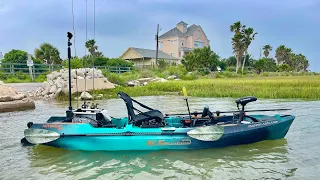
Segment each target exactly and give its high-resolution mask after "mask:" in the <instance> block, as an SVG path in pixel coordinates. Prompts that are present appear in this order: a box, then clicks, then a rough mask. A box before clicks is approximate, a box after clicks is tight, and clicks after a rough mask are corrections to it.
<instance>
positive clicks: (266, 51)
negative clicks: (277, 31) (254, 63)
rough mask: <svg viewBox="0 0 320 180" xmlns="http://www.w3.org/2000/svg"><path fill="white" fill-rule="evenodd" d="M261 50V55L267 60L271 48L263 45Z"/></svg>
mask: <svg viewBox="0 0 320 180" xmlns="http://www.w3.org/2000/svg"><path fill="white" fill-rule="evenodd" d="M262 49H263V55H264V57H265V58H268V56H269V54H270V51H272V47H271V46H270V45H269V44H267V45H264V46H263V47H262Z"/></svg>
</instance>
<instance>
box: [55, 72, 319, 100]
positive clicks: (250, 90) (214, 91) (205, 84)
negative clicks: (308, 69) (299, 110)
mask: <svg viewBox="0 0 320 180" xmlns="http://www.w3.org/2000/svg"><path fill="white" fill-rule="evenodd" d="M183 86H185V87H186V89H187V92H188V96H189V97H211V98H219V97H230V98H240V97H244V96H256V97H257V98H260V99H261V98H263V99H297V100H320V76H294V77H290V76H283V77H279V76H278V77H250V78H223V79H222V78H221V79H197V80H180V81H174V80H172V81H168V82H157V83H149V84H148V85H147V86H138V87H123V86H118V87H116V88H114V89H108V90H95V92H94V94H95V95H98V94H103V99H110V98H115V97H117V93H118V92H119V91H123V92H125V93H127V94H129V95H130V96H132V97H136V96H158V95H167V94H174V95H181V96H182V87H183ZM89 93H90V94H92V91H90V92H89ZM79 94H80V93H79ZM73 97H76V93H74V94H73ZM67 99H68V96H67V95H64V94H61V95H59V96H58V97H57V100H60V101H61V100H67ZM72 99H73V100H74V98H72Z"/></svg>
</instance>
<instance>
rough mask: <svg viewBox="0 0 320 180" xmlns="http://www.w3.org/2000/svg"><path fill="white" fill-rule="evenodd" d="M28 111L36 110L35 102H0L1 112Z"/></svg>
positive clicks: (26, 99)
mask: <svg viewBox="0 0 320 180" xmlns="http://www.w3.org/2000/svg"><path fill="white" fill-rule="evenodd" d="M28 109H35V103H34V101H33V100H31V99H29V98H25V99H22V100H16V101H8V102H0V112H12V111H24V110H28Z"/></svg>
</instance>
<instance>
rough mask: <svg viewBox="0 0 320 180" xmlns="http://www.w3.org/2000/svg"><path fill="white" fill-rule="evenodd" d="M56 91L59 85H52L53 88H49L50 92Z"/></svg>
mask: <svg viewBox="0 0 320 180" xmlns="http://www.w3.org/2000/svg"><path fill="white" fill-rule="evenodd" d="M56 91H57V86H56V85H52V86H51V88H50V90H49V93H53V94H55V93H56Z"/></svg>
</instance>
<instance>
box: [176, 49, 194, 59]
mask: <svg viewBox="0 0 320 180" xmlns="http://www.w3.org/2000/svg"><path fill="white" fill-rule="evenodd" d="M192 50H193V48H188V47H180V48H179V57H180V58H182V57H183V56H185V55H187V54H189V53H190V52H191V51H192Z"/></svg>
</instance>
